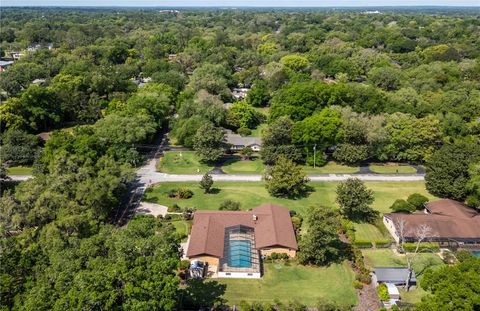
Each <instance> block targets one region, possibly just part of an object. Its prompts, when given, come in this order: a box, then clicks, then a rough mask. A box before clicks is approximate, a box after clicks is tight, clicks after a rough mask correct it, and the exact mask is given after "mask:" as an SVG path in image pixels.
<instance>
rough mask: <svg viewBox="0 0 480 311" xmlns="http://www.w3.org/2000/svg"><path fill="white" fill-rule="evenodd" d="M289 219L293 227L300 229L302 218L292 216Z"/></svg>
mask: <svg viewBox="0 0 480 311" xmlns="http://www.w3.org/2000/svg"><path fill="white" fill-rule="evenodd" d="M291 219H292V224H293V228H295V229H300V228H301V227H302V218H300V217H298V216H294V217H292V218H291Z"/></svg>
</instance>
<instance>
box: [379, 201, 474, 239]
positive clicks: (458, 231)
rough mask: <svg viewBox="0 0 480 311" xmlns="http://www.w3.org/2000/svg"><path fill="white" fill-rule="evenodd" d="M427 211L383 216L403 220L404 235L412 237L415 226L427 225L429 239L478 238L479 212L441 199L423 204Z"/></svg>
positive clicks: (393, 219) (455, 202) (394, 220)
mask: <svg viewBox="0 0 480 311" xmlns="http://www.w3.org/2000/svg"><path fill="white" fill-rule="evenodd" d="M425 208H426V210H427V211H428V212H429V213H422V214H402V213H389V214H385V215H384V216H385V217H386V218H388V219H391V220H392V221H393V222H394V224H395V223H396V222H398V221H400V220H404V221H405V227H406V228H405V229H406V230H405V237H406V238H413V233H414V230H415V228H418V227H419V226H420V225H428V226H429V227H430V228H431V229H432V236H431V237H430V240H442V239H453V240H455V239H478V240H480V213H478V212H477V211H475V210H474V209H471V208H469V207H467V206H465V205H464V204H462V203H460V202H457V201H454V200H450V199H441V200H437V201H433V202H430V203H427V204H426V205H425Z"/></svg>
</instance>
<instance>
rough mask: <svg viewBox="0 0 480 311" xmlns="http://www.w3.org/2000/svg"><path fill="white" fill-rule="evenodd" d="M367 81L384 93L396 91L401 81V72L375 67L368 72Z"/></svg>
mask: <svg viewBox="0 0 480 311" xmlns="http://www.w3.org/2000/svg"><path fill="white" fill-rule="evenodd" d="M368 77H369V80H370V81H371V82H372V83H373V84H374V85H375V86H377V87H380V88H382V89H384V90H386V91H392V90H396V89H398V87H399V86H400V83H401V81H402V77H401V72H400V70H398V69H394V68H392V67H376V68H373V69H372V70H370V71H369V72H368Z"/></svg>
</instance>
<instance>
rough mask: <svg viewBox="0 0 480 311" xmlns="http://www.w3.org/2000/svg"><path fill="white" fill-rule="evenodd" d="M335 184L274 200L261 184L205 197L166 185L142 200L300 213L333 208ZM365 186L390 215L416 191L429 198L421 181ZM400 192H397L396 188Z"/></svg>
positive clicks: (218, 188) (191, 185)
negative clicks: (228, 203) (180, 194)
mask: <svg viewBox="0 0 480 311" xmlns="http://www.w3.org/2000/svg"><path fill="white" fill-rule="evenodd" d="M337 184H338V183H336V182H311V183H310V185H311V186H312V187H313V190H314V191H313V192H312V193H310V195H308V196H307V197H304V198H300V199H296V200H293V199H284V198H274V197H272V196H270V194H269V193H268V192H267V190H266V189H265V184H264V183H263V182H215V183H214V184H213V188H215V190H214V193H210V194H205V193H204V192H203V190H202V189H200V187H199V184H198V182H165V183H161V184H158V185H156V186H155V187H153V188H149V189H147V191H146V193H145V200H146V201H149V202H154V203H158V204H162V205H166V206H172V205H173V204H175V203H176V204H178V205H179V206H181V207H195V208H197V209H203V210H216V209H218V208H219V207H220V203H222V202H223V201H224V200H226V199H230V200H235V201H238V202H240V203H241V209H243V210H247V209H251V208H254V207H256V206H258V205H260V204H262V203H274V204H278V205H281V206H285V207H288V208H289V209H291V210H295V211H297V212H300V213H303V212H304V211H305V210H306V208H307V207H308V206H310V205H313V204H319V205H325V206H332V205H334V206H336V203H335V197H336V194H335V188H336V186H337ZM366 185H367V187H368V188H370V189H372V190H373V191H374V195H375V202H374V203H373V208H375V209H376V210H378V211H380V212H381V213H386V212H390V209H389V207H390V205H392V203H393V202H394V201H395V200H396V199H406V198H407V197H408V195H410V194H412V193H415V192H418V193H421V194H423V195H426V196H428V197H429V198H432V196H431V195H429V194H428V193H427V191H426V190H425V184H424V183H423V182H417V181H415V182H367V183H366ZM173 188H188V189H190V190H192V191H193V193H194V195H193V197H192V198H191V199H175V198H169V197H168V196H167V194H166V193H167V192H168V191H169V190H171V189H173ZM400 188H401V189H402V192H401V193H399V192H398V189H400Z"/></svg>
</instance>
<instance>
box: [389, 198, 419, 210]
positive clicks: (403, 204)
mask: <svg viewBox="0 0 480 311" xmlns="http://www.w3.org/2000/svg"><path fill="white" fill-rule="evenodd" d="M390 209H391V210H392V211H393V212H394V213H401V212H404V213H410V212H414V211H415V206H414V205H412V204H410V203H409V202H407V201H405V200H402V199H397V200H395V202H393V204H392V206H390Z"/></svg>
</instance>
